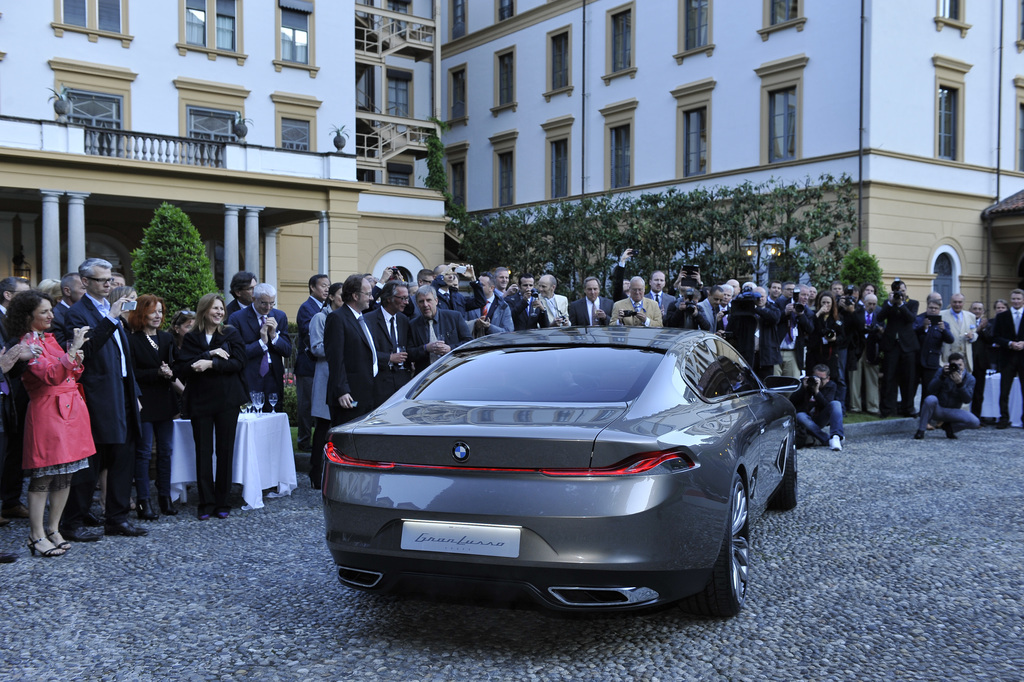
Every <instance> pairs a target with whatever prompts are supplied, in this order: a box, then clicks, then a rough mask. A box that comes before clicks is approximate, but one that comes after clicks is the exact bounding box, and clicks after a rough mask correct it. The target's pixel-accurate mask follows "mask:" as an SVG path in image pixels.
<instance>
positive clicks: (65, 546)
mask: <svg viewBox="0 0 1024 682" xmlns="http://www.w3.org/2000/svg"><path fill="white" fill-rule="evenodd" d="M59 532H60V531H57V530H51V531H50V532H49V533H47V534H46V539H47V540H49V541H50V542H53V539H52V538H53V536H54V535H57V534H58V533H59ZM53 546H54V547H56V548H57V549H63V550H64V551H65V552H66V551H68V550H69V549H71V543H70V542H68V541H67V540H63V541H61V543H60V544H57V543H56V542H53Z"/></svg>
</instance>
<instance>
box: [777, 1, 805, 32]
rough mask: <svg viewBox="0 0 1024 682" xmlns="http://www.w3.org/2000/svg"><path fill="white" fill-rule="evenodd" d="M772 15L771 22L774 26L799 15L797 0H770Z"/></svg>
mask: <svg viewBox="0 0 1024 682" xmlns="http://www.w3.org/2000/svg"><path fill="white" fill-rule="evenodd" d="M771 3H772V16H771V24H772V26H775V25H777V24H781V23H783V22H786V21H792V20H793V19H796V18H798V17H799V16H800V3H799V0H771Z"/></svg>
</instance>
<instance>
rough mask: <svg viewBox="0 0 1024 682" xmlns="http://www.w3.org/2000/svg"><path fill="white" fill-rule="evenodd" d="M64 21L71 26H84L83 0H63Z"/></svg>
mask: <svg viewBox="0 0 1024 682" xmlns="http://www.w3.org/2000/svg"><path fill="white" fill-rule="evenodd" d="M63 5H64V6H63V9H64V17H63V18H64V23H65V24H71V25H72V26H82V27H85V26H86V21H85V16H86V15H85V0H64V1H63Z"/></svg>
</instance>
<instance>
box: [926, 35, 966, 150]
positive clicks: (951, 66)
mask: <svg viewBox="0 0 1024 682" xmlns="http://www.w3.org/2000/svg"><path fill="white" fill-rule="evenodd" d="M932 64H933V65H934V66H935V85H934V88H933V90H932V92H933V97H934V104H933V110H934V112H935V119H934V121H933V123H934V129H933V130H934V133H933V135H932V139H933V140H934V145H935V148H934V152H933V154H934V156H935V158H936V159H940V160H943V161H950V162H954V163H963V161H964V130H965V127H966V124H967V120H966V118H965V116H964V113H965V106H964V103H965V102H966V99H967V94H966V93H967V89H966V78H965V77H966V75H967V72H968V71H970V70H971V68H972V65H971V64H968V63H966V62H962V61H960V60H959V59H953V58H952V57H946V56H944V55H939V54H936V55H933V56H932ZM940 88H947V89H950V90H955V91H956V102H955V110H954V112H953V115H954V119H955V120H954V126H955V128H956V130H954V131H953V144H954V145H955V149H954V151H953V157H952V158H950V157H947V156H940V154H939V151H940V144H939V128H940V111H939V106H940V101H939V100H940V97H939V90H940Z"/></svg>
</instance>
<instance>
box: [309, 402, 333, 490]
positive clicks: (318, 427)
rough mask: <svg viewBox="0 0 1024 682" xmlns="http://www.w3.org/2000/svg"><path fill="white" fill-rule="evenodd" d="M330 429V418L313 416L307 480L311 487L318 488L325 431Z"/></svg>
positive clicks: (321, 470)
mask: <svg viewBox="0 0 1024 682" xmlns="http://www.w3.org/2000/svg"><path fill="white" fill-rule="evenodd" d="M330 430H331V420H330V419H322V418H320V417H313V437H312V439H311V440H310V449H309V481H310V483H312V484H313V487H315V488H319V487H320V482H321V480H322V479H323V476H324V446H325V445H327V432H328V431H330Z"/></svg>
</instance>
